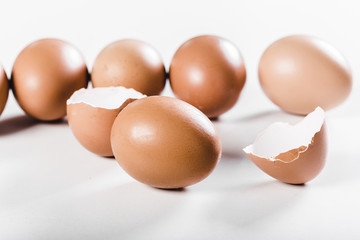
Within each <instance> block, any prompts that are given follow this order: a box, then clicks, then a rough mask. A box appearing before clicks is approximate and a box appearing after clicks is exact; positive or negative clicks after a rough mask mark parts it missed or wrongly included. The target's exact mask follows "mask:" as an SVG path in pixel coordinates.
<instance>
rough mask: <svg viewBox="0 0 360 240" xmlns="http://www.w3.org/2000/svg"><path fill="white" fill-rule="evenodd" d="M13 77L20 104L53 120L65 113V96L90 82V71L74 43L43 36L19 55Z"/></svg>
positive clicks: (24, 108)
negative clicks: (43, 37)
mask: <svg viewBox="0 0 360 240" xmlns="http://www.w3.org/2000/svg"><path fill="white" fill-rule="evenodd" d="M12 81H13V91H14V95H15V97H16V99H17V101H18V103H19V105H20V107H21V108H22V109H23V110H24V111H25V112H26V113H27V114H28V115H30V116H32V117H34V118H36V119H39V120H43V121H52V120H57V119H60V118H62V117H64V116H65V115H66V100H67V99H68V98H69V97H70V96H71V94H72V93H73V92H74V91H76V90H78V89H80V88H84V87H86V86H87V83H88V72H87V67H86V64H85V61H84V59H83V57H82V55H81V54H80V52H79V51H78V50H77V49H76V48H75V47H74V46H73V45H71V44H70V43H67V42H65V41H62V40H59V39H41V40H38V41H35V42H33V43H31V44H30V45H28V46H27V47H25V48H24V49H23V50H22V51H21V52H20V54H19V55H18V56H17V58H16V60H15V63H14V66H13V69H12Z"/></svg>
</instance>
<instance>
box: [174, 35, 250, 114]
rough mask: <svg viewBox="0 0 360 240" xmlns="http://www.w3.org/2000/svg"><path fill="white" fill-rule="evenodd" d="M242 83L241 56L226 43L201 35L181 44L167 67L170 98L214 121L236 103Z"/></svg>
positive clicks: (243, 73) (242, 64) (230, 44)
mask: <svg viewBox="0 0 360 240" xmlns="http://www.w3.org/2000/svg"><path fill="white" fill-rule="evenodd" d="M245 80H246V70H245V65H244V61H243V58H242V56H241V53H240V52H239V50H238V49H237V48H236V46H235V45H234V44H233V43H231V42H229V41H228V40H226V39H224V38H221V37H217V36H209V35H203V36H198V37H195V38H192V39H190V40H188V41H187V42H185V43H184V44H183V45H181V46H180V48H179V49H178V50H177V51H176V53H175V55H174V57H173V59H172V61H171V65H170V84H171V88H172V90H173V92H174V94H175V95H176V96H177V97H178V98H180V99H182V100H184V101H186V102H188V103H190V104H191V105H193V106H195V107H197V108H198V109H200V110H201V111H202V112H203V113H204V114H205V115H206V116H208V117H210V118H216V117H218V116H220V115H221V114H223V113H225V112H226V111H228V110H229V109H230V108H232V107H233V106H234V105H235V103H236V102H237V100H238V98H239V95H240V92H241V90H242V88H243V87H244V84H245Z"/></svg>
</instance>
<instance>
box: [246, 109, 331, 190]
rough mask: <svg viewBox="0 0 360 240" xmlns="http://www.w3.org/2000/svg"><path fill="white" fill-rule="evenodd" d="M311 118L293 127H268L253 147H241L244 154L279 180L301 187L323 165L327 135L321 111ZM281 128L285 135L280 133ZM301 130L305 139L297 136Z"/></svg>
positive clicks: (274, 125)
mask: <svg viewBox="0 0 360 240" xmlns="http://www.w3.org/2000/svg"><path fill="white" fill-rule="evenodd" d="M311 115H312V116H310V114H309V115H308V116H307V119H304V120H303V121H302V122H300V123H298V124H297V125H295V126H290V125H288V124H284V123H275V124H273V125H271V126H270V127H269V128H267V129H266V130H265V131H264V132H263V133H262V134H261V135H260V136H259V137H258V138H257V140H256V141H255V142H254V144H252V145H249V146H247V147H246V148H244V151H245V153H246V154H247V156H248V157H249V158H250V159H251V160H252V161H253V162H254V163H255V164H256V165H257V166H258V167H259V168H260V169H261V170H263V171H264V172H265V173H267V174H269V175H270V176H272V177H273V178H275V179H278V180H279V181H282V182H285V183H290V184H304V183H306V182H308V181H310V180H312V179H314V178H315V177H316V176H317V175H318V174H319V173H320V172H321V170H322V169H323V167H324V165H325V161H326V156H327V136H326V127H325V122H324V121H325V120H324V112H323V110H322V109H320V108H317V109H316V110H315V111H314V112H313V113H312V114H311ZM311 118H313V119H315V118H316V119H315V120H314V121H312V119H311ZM295 128H298V129H297V130H298V131H297V130H296V129H295ZM282 129H284V130H285V131H286V132H283V133H280V131H281V132H282ZM309 129H310V131H309ZM304 131H306V132H307V133H308V134H307V136H306V137H305V138H303V137H302V136H301V134H302V132H304ZM310 132H313V134H310ZM285 141H288V143H289V142H293V143H294V144H291V143H290V144H287V143H285ZM282 145H283V146H282ZM284 145H287V146H285V147H284ZM290 145H292V146H290Z"/></svg>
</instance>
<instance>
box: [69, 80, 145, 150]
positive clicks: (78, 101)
mask: <svg viewBox="0 0 360 240" xmlns="http://www.w3.org/2000/svg"><path fill="white" fill-rule="evenodd" d="M140 97H145V95H142V94H140V93H139V92H137V91H135V90H133V89H127V88H124V87H116V88H115V87H111V88H97V89H96V90H95V89H81V90H79V91H77V92H76V93H74V94H73V96H72V97H71V98H70V99H69V100H68V101H67V103H68V104H67V114H68V121H69V125H70V128H71V130H72V132H73V134H74V135H75V137H76V139H77V140H78V141H79V142H80V143H81V145H83V146H84V147H85V148H86V149H87V150H89V151H90V152H93V153H95V154H97V155H100V156H105V157H111V156H113V152H112V150H111V144H110V133H111V128H112V125H113V123H114V120H115V118H116V116H117V115H118V114H119V112H120V111H121V110H122V109H124V108H125V107H126V106H127V105H128V104H129V103H131V102H133V101H135V100H137V99H138V98H140ZM113 102H115V103H113ZM114 104H115V105H116V106H117V107H114V106H115V105H114ZM96 105H98V106H96ZM119 105H120V106H119ZM100 106H101V107H100Z"/></svg>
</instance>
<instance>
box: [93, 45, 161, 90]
mask: <svg viewBox="0 0 360 240" xmlns="http://www.w3.org/2000/svg"><path fill="white" fill-rule="evenodd" d="M91 82H92V84H93V86H94V87H109V86H123V87H127V88H133V89H135V90H137V91H139V92H141V93H143V94H146V95H157V94H160V93H161V91H162V90H163V89H164V87H165V82H166V72H165V67H164V64H163V62H162V60H161V57H160V55H159V53H158V52H157V51H156V50H155V49H154V48H153V47H152V46H150V45H149V44H147V43H145V42H142V41H139V40H135V39H123V40H119V41H116V42H113V43H111V44H109V45H108V46H106V47H105V48H104V49H103V50H102V51H101V52H100V53H99V55H98V56H97V57H96V60H95V62H94V65H93V68H92V72H91Z"/></svg>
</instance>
